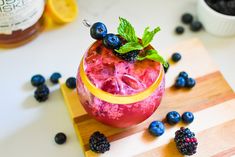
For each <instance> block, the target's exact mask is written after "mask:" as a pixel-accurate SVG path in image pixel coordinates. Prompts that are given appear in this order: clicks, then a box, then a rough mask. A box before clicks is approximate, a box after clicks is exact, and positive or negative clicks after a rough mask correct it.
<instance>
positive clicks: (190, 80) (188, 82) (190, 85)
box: [186, 78, 196, 88]
mask: <svg viewBox="0 0 235 157" xmlns="http://www.w3.org/2000/svg"><path fill="white" fill-rule="evenodd" d="M195 85H196V81H195V80H194V79H193V78H188V79H187V80H186V87H187V88H193V87H194V86H195Z"/></svg>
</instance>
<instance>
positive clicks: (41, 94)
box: [34, 85, 50, 102]
mask: <svg viewBox="0 0 235 157" xmlns="http://www.w3.org/2000/svg"><path fill="white" fill-rule="evenodd" d="M49 93H50V91H49V88H48V87H47V86H46V85H41V86H39V87H38V88H37V89H36V91H35V92H34V97H35V99H36V100H37V101H38V102H44V101H46V100H47V99H48V96H49Z"/></svg>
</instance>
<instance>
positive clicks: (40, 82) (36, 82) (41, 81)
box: [31, 74, 45, 87]
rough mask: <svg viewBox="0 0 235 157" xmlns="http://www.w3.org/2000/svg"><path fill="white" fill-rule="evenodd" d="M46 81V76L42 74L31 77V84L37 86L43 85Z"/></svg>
mask: <svg viewBox="0 0 235 157" xmlns="http://www.w3.org/2000/svg"><path fill="white" fill-rule="evenodd" d="M44 83H45V78H44V77H43V76H42V75H40V74H37V75H34V76H33V77H32V78H31V84H32V85H33V86H35V87H38V86H41V85H43V84H44Z"/></svg>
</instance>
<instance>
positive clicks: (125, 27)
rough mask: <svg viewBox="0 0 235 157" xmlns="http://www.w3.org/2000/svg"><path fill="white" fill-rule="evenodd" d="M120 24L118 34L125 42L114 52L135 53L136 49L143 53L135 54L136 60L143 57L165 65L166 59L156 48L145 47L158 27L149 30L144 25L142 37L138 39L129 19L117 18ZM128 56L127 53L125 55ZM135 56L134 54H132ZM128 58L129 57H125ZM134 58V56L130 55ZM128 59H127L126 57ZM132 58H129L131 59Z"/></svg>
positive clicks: (140, 59)
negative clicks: (140, 54)
mask: <svg viewBox="0 0 235 157" xmlns="http://www.w3.org/2000/svg"><path fill="white" fill-rule="evenodd" d="M119 20H120V24H119V26H118V35H119V36H120V37H121V38H123V39H125V43H123V45H122V46H121V47H120V48H118V49H115V51H116V53H119V54H121V55H123V54H126V53H129V52H130V53H134V52H135V53H136V51H142V52H143V53H142V54H144V55H142V56H139V55H138V56H137V57H136V60H138V61H142V60H145V59H149V60H153V61H156V62H160V63H162V64H163V65H164V66H167V64H166V61H165V60H164V59H163V57H162V56H161V55H159V53H158V52H157V50H154V49H147V47H148V46H149V45H150V42H151V41H152V40H153V38H154V36H155V35H156V33H158V32H159V31H160V27H156V28H155V29H153V30H152V31H150V28H149V27H146V28H145V30H144V33H143V36H142V39H139V38H138V37H137V36H136V33H135V29H134V27H133V26H132V25H131V23H130V22H129V21H127V20H126V19H124V18H121V17H120V18H119ZM127 56H129V54H128V55H127ZM132 56H135V55H132ZM124 58H126V57H124ZM127 58H129V57H127ZM131 58H135V57H131ZM128 60H129V59H128ZM133 60H134V59H131V61H133Z"/></svg>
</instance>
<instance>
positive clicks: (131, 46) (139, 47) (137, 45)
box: [115, 42, 143, 54]
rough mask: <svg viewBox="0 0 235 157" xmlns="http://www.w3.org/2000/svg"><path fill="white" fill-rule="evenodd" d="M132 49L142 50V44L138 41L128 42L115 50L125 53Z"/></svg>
mask: <svg viewBox="0 0 235 157" xmlns="http://www.w3.org/2000/svg"><path fill="white" fill-rule="evenodd" d="M133 50H143V46H142V45H141V44H140V43H137V42H129V43H126V44H125V45H123V46H122V47H120V48H119V49H118V50H115V51H116V52H118V53H121V54H123V53H127V52H130V51H133Z"/></svg>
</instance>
